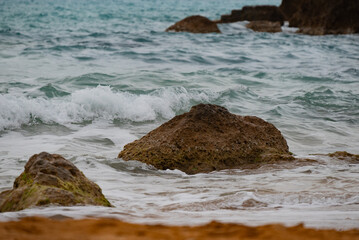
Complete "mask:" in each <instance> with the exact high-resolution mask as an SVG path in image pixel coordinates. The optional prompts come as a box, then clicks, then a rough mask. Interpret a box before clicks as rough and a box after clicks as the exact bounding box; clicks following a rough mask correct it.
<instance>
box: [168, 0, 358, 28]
mask: <svg viewBox="0 0 359 240" xmlns="http://www.w3.org/2000/svg"><path fill="white" fill-rule="evenodd" d="M239 21H250V23H249V24H247V25H246V27H247V28H250V29H252V30H254V31H256V32H281V31H282V29H281V26H282V25H283V23H284V21H287V22H288V23H289V27H296V28H298V31H297V33H301V34H309V35H326V34H354V33H359V1H356V0H298V1H292V0H283V1H282V3H281V5H280V6H279V7H277V6H271V5H261V6H244V7H243V8H242V9H240V10H232V12H231V14H226V15H222V16H221V19H220V20H215V21H211V20H209V19H208V18H205V17H203V16H191V17H187V18H185V19H183V20H181V21H179V22H177V23H175V24H174V25H172V26H171V27H169V28H168V29H167V30H166V31H176V32H191V33H220V30H219V29H218V27H217V24H226V23H233V22H239Z"/></svg>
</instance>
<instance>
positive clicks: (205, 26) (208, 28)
mask: <svg viewBox="0 0 359 240" xmlns="http://www.w3.org/2000/svg"><path fill="white" fill-rule="evenodd" d="M169 31H175V32H191V33H220V32H221V31H220V30H219V28H218V26H217V23H215V22H213V21H211V20H209V19H208V18H206V17H203V16H199V15H197V16H190V17H186V18H185V19H183V20H181V21H179V22H177V23H175V24H174V25H172V26H170V27H169V28H167V29H166V32H169Z"/></svg>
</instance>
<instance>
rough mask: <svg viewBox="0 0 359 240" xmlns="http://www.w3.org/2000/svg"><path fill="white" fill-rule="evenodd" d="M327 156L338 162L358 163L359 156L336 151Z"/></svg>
mask: <svg viewBox="0 0 359 240" xmlns="http://www.w3.org/2000/svg"><path fill="white" fill-rule="evenodd" d="M328 156H329V157H332V158H336V159H339V160H345V161H349V162H354V163H359V155H356V154H352V153H348V152H345V151H337V152H334V153H329V154H328Z"/></svg>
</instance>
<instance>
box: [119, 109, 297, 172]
mask: <svg viewBox="0 0 359 240" xmlns="http://www.w3.org/2000/svg"><path fill="white" fill-rule="evenodd" d="M118 157H119V158H122V159H124V160H138V161H141V162H144V163H147V164H151V165H153V166H154V167H156V168H158V169H179V170H181V171H184V172H186V173H188V174H195V173H200V172H210V171H214V170H221V169H230V168H239V167H243V166H245V165H251V164H263V163H273V162H276V161H281V160H285V161H286V160H293V157H292V156H291V155H290V153H289V151H288V145H287V142H286V140H285V139H284V137H283V136H282V135H281V133H280V131H279V130H278V129H276V128H275V127H274V126H273V125H272V124H270V123H268V122H266V121H264V120H262V119H260V118H258V117H254V116H239V115H235V114H232V113H230V112H229V111H228V110H227V109H226V108H224V107H220V106H217V105H212V104H200V105H197V106H194V107H192V109H191V110H190V111H189V112H188V113H185V114H182V115H179V116H176V117H174V118H173V119H171V120H170V121H168V122H166V123H164V124H163V125H161V126H160V127H158V128H156V129H155V130H153V131H151V132H150V133H148V134H147V135H145V136H144V137H142V138H141V139H139V140H136V141H134V142H132V143H129V144H127V145H126V146H125V147H124V149H123V151H122V152H121V153H120V154H119V155H118Z"/></svg>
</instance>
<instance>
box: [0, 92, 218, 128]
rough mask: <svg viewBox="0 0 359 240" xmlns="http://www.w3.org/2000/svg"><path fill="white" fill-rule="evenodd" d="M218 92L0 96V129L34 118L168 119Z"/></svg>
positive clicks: (50, 120)
mask: <svg viewBox="0 0 359 240" xmlns="http://www.w3.org/2000/svg"><path fill="white" fill-rule="evenodd" d="M218 95H219V94H217V93H215V92H212V91H209V90H208V91H205V90H202V91H200V90H193V91H187V90H186V89H185V88H183V87H171V88H160V89H158V90H156V91H153V92H151V93H149V94H138V95H136V94H132V93H129V92H122V91H119V92H116V91H114V90H113V89H111V87H108V86H97V87H96V88H92V89H82V90H77V91H75V92H73V93H72V94H71V95H70V96H66V97H59V98H52V99H47V98H45V97H38V98H29V97H27V96H24V95H15V94H11V95H10V94H1V95H0V130H4V129H15V128H19V127H20V126H21V125H22V124H28V123H30V122H31V121H33V120H34V119H37V118H38V119H40V120H41V121H43V122H45V123H59V124H66V123H78V122H83V121H85V120H96V119H106V120H113V119H126V120H130V121H135V122H143V121H151V120H155V119H156V118H165V119H169V118H172V117H174V116H175V113H176V111H180V110H188V108H189V107H190V103H191V101H196V102H209V101H211V100H213V99H215V98H217V97H218Z"/></svg>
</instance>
